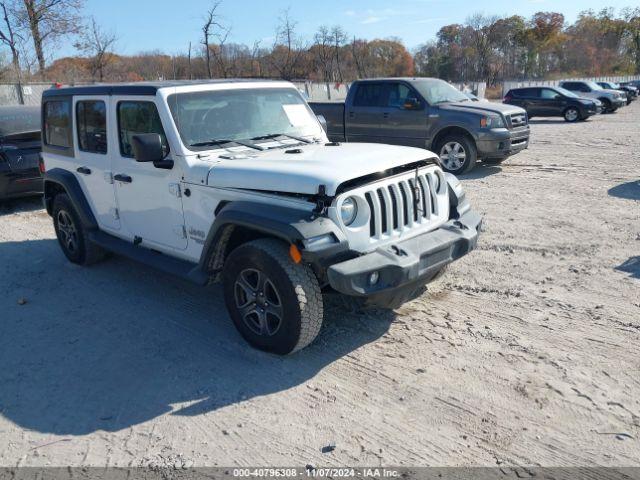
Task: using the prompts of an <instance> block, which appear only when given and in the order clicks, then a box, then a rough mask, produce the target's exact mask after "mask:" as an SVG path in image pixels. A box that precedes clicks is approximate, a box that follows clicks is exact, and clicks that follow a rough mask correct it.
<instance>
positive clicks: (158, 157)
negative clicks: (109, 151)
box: [131, 133, 173, 170]
mask: <svg viewBox="0 0 640 480" xmlns="http://www.w3.org/2000/svg"><path fill="white" fill-rule="evenodd" d="M131 146H132V147H133V158H135V159H136V162H153V166H154V167H156V168H164V169H167V170H169V169H171V168H173V160H165V159H164V157H165V153H164V148H163V146H162V138H161V137H160V135H159V134H158V133H140V134H138V135H134V136H133V137H131Z"/></svg>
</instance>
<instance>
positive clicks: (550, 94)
mask: <svg viewBox="0 0 640 480" xmlns="http://www.w3.org/2000/svg"><path fill="white" fill-rule="evenodd" d="M556 95H558V92H556V91H554V90H549V89H548V88H543V89H542V95H541V96H542V98H544V99H545V100H555V98H556Z"/></svg>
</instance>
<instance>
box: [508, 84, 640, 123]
mask: <svg viewBox="0 0 640 480" xmlns="http://www.w3.org/2000/svg"><path fill="white" fill-rule="evenodd" d="M636 96H637V89H636V88H635V87H633V86H629V87H621V86H619V85H618V84H615V83H611V82H598V83H596V82H592V81H563V82H560V84H559V86H557V87H555V86H531V87H522V88H512V89H511V90H509V91H508V92H507V93H506V94H505V96H504V98H503V102H504V103H506V104H509V105H517V106H519V107H522V108H523V109H525V110H526V112H527V115H528V116H529V118H532V117H563V118H564V119H565V120H566V121H567V122H577V121H583V120H586V119H587V118H589V117H590V116H592V115H596V114H598V113H613V112H615V111H616V110H618V108H620V107H622V106H625V105H628V104H629V103H631V101H633V100H634V99H635V98H636Z"/></svg>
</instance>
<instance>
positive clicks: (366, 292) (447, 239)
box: [327, 211, 482, 308]
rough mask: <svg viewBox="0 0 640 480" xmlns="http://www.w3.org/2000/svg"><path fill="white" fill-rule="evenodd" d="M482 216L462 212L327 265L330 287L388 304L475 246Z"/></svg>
mask: <svg viewBox="0 0 640 480" xmlns="http://www.w3.org/2000/svg"><path fill="white" fill-rule="evenodd" d="M481 224H482V217H480V215H478V214H477V213H475V212H473V211H467V212H466V213H464V214H463V215H462V216H461V217H460V218H458V219H452V220H449V221H448V222H447V223H445V224H444V225H442V226H441V227H440V228H438V229H436V230H433V231H430V232H427V233H424V234H422V235H418V236H416V237H413V238H410V239H407V240H404V241H400V242H397V243H394V244H392V245H388V246H385V247H383V248H379V249H377V250H374V251H373V252H370V253H367V254H365V255H361V256H359V257H356V258H353V259H350V260H347V261H344V262H341V263H337V264H334V265H332V266H331V267H329V269H328V271H327V276H328V280H329V284H330V285H331V287H332V288H333V289H334V290H336V291H338V292H340V293H343V294H345V295H350V296H356V297H365V298H366V299H367V303H368V304H371V305H374V306H378V307H385V308H394V307H396V306H398V305H400V304H402V303H404V302H405V301H407V300H409V299H410V298H411V297H412V296H413V295H414V294H415V292H416V291H417V290H419V289H420V288H421V287H423V286H424V285H425V284H426V283H428V282H429V281H430V280H432V279H433V278H434V277H435V276H436V275H437V274H438V272H440V271H441V270H442V269H443V268H444V267H445V266H446V265H447V264H449V263H451V262H453V261H454V260H457V259H458V258H460V257H462V256H464V255H466V254H467V253H469V252H470V251H471V250H473V249H474V248H475V247H476V244H477V241H478V233H479V231H480V227H481Z"/></svg>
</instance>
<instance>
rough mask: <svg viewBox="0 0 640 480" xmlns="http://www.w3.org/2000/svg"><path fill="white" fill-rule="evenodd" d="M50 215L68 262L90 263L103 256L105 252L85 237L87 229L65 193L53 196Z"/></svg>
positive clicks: (97, 260)
mask: <svg viewBox="0 0 640 480" xmlns="http://www.w3.org/2000/svg"><path fill="white" fill-rule="evenodd" d="M52 215H53V227H54V229H55V231H56V237H58V242H59V243H60V247H61V248H62V251H63V253H64V254H65V256H66V257H67V258H68V259H69V261H70V262H72V263H77V264H80V265H91V264H92V263H96V262H99V261H100V260H102V259H103V258H104V257H105V254H106V252H105V251H104V250H103V249H102V248H100V247H99V246H97V245H96V244H94V243H93V242H91V240H89V238H88V237H87V231H86V230H85V228H84V227H83V226H82V222H81V221H80V217H79V216H78V214H77V212H76V209H75V207H74V206H73V203H71V200H70V199H69V197H68V196H67V195H66V194H64V193H60V194H58V195H56V196H55V198H54V199H53V209H52Z"/></svg>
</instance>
